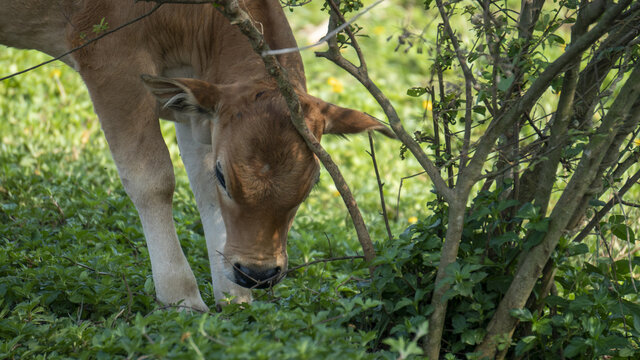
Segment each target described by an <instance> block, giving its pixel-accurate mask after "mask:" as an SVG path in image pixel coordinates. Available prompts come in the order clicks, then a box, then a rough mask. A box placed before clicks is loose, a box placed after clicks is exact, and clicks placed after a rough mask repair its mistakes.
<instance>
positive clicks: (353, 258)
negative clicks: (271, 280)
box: [284, 255, 365, 275]
mask: <svg viewBox="0 0 640 360" xmlns="http://www.w3.org/2000/svg"><path fill="white" fill-rule="evenodd" d="M364 258H365V257H364V256H362V255H355V256H339V257H334V258H328V259H317V260H313V261H309V262H306V263H304V264H301V265H298V266H294V267H292V268H290V269H288V270H287V272H286V273H285V274H284V275H286V274H288V273H290V272H294V271H296V270H299V269H302V268H304V267H307V266H309V265H314V264H320V263H328V262H331V261H342V260H356V259H364Z"/></svg>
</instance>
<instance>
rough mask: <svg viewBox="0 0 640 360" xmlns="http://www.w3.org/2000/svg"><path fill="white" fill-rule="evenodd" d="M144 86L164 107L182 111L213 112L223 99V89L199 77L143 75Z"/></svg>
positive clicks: (194, 112)
mask: <svg viewBox="0 0 640 360" xmlns="http://www.w3.org/2000/svg"><path fill="white" fill-rule="evenodd" d="M141 78H142V82H143V83H144V86H145V87H146V88H147V89H148V90H149V91H150V92H151V94H153V96H155V97H156V99H157V100H158V102H160V104H162V106H163V107H165V108H167V109H171V110H174V111H178V112H181V113H191V114H206V113H213V112H214V111H215V108H216V107H217V106H218V104H219V103H220V101H221V100H222V94H224V92H223V89H221V88H220V86H219V85H215V84H210V83H208V82H206V81H202V80H197V79H169V78H164V77H158V76H151V75H142V76H141Z"/></svg>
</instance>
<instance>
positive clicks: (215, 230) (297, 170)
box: [0, 0, 391, 310]
mask: <svg viewBox="0 0 640 360" xmlns="http://www.w3.org/2000/svg"><path fill="white" fill-rule="evenodd" d="M242 5H243V8H244V10H245V11H247V12H248V14H249V15H250V16H251V18H252V19H253V20H254V21H255V23H256V24H259V28H261V29H263V31H264V37H265V39H266V40H267V42H268V44H269V46H270V47H271V48H274V49H278V48H288V47H295V46H296V42H295V39H294V38H293V35H292V33H291V29H290V27H289V25H288V23H287V21H286V19H285V16H284V14H283V11H282V9H281V6H280V4H279V2H278V1H277V0H246V1H243V2H242ZM152 6H153V5H150V4H148V3H134V0H58V1H51V0H23V1H13V0H0V43H2V44H6V45H9V46H14V47H20V48H31V49H37V50H40V51H43V52H45V53H47V54H49V55H52V56H58V55H60V54H63V53H65V52H67V51H69V50H70V49H72V48H74V47H76V46H78V45H80V44H83V43H84V42H86V41H87V39H88V38H90V37H91V36H93V33H92V28H93V25H95V24H99V23H101V21H102V19H104V21H105V22H106V23H108V24H109V27H110V28H115V27H117V26H119V25H121V24H125V23H127V22H129V21H131V20H132V19H134V18H136V17H138V16H140V15H142V14H144V13H146V12H148V11H149V10H150V9H151V7H152ZM278 60H279V61H280V63H281V64H282V65H283V66H284V67H285V68H286V69H287V71H288V72H289V76H290V78H291V79H292V82H293V84H294V87H295V88H296V91H297V92H298V95H299V96H300V99H301V102H302V105H303V110H304V112H305V119H306V122H307V125H308V126H309V128H310V129H311V130H312V132H313V133H314V134H315V136H316V137H317V138H318V139H319V138H320V137H321V136H322V134H323V133H355V132H360V131H365V130H370V129H374V130H378V131H381V132H383V133H385V134H387V135H390V134H391V133H390V131H389V130H388V129H387V128H386V127H384V126H383V125H382V124H380V123H379V122H377V121H376V120H374V119H372V118H371V117H369V116H367V115H365V114H363V113H361V112H357V111H354V110H349V109H344V108H341V107H338V106H335V105H332V104H329V103H326V102H324V101H322V100H320V99H317V98H314V97H312V96H310V95H308V94H307V93H306V84H305V77H304V69H303V66H302V61H301V59H300V56H299V54H297V53H293V54H287V55H281V56H279V57H278ZM62 61H64V62H65V63H66V64H68V65H69V66H71V67H73V68H74V69H75V70H77V71H78V72H79V73H80V75H81V76H82V79H83V80H84V82H85V84H86V85H87V88H88V89H89V93H90V94H91V98H92V101H93V104H94V107H95V111H96V113H97V114H98V116H99V118H100V122H101V125H102V128H103V130H104V133H105V136H106V138H107V141H108V143H109V147H110V149H111V153H112V155H113V158H114V160H115V162H116V165H117V167H118V172H119V174H120V178H121V180H122V183H123V185H124V187H125V189H126V191H127V194H129V196H130V198H131V199H132V201H133V203H134V204H135V206H136V208H137V210H138V213H139V215H140V219H141V222H142V227H143V230H144V234H145V237H146V240H147V246H148V248H149V255H150V258H151V266H152V271H153V279H154V282H155V287H156V294H157V297H158V299H159V300H160V301H162V302H163V303H166V304H170V303H177V302H182V304H183V305H184V306H188V307H191V308H195V309H198V310H206V309H207V306H206V305H205V304H204V302H203V301H202V298H201V296H200V293H199V291H198V287H197V285H196V281H195V278H194V276H193V273H192V271H191V268H190V267H189V264H188V263H187V260H186V258H185V256H184V254H183V252H182V249H181V248H180V243H179V241H178V238H177V236H176V230H175V227H174V223H173V217H172V209H171V202H172V197H173V191H174V185H175V180H174V174H173V166H172V164H171V160H170V157H169V153H168V151H167V147H166V145H165V143H164V140H163V139H162V136H161V134H160V128H159V124H158V118H160V117H162V118H164V119H168V120H172V121H175V123H176V132H177V137H178V145H179V147H180V153H181V154H180V155H181V156H182V159H183V161H184V164H185V167H186V169H187V173H188V176H189V181H190V183H191V188H192V190H193V193H194V194H195V198H196V202H197V206H198V210H199V211H200V215H201V218H202V223H203V227H204V232H205V238H206V241H207V248H208V251H209V259H210V263H211V271H212V275H213V282H214V289H215V290H214V295H215V298H216V301H217V302H218V303H223V302H225V298H226V295H225V294H228V295H231V296H233V297H235V301H238V302H248V301H250V300H251V293H250V290H249V289H250V288H252V287H265V286H270V285H272V284H273V283H275V282H276V281H277V279H278V278H279V274H281V273H283V272H284V271H285V270H286V268H287V250H286V242H287V232H288V231H289V228H290V226H291V223H292V221H293V218H294V215H295V213H296V210H297V209H298V206H299V205H300V203H301V202H302V201H303V200H304V198H305V197H306V196H307V194H308V193H309V191H310V189H311V187H312V185H313V184H314V182H315V181H316V178H317V176H318V170H319V167H318V163H317V160H316V159H315V157H314V155H313V153H311V152H310V151H309V149H308V148H307V147H306V145H305V143H304V141H303V140H302V138H301V137H300V135H299V134H298V133H297V132H296V130H295V128H294V127H293V126H292V124H291V121H290V116H289V112H288V110H287V107H286V104H285V102H284V99H283V98H282V97H281V96H280V94H279V92H278V91H277V89H276V86H275V84H274V83H273V81H272V80H270V78H269V76H268V74H267V73H266V71H265V68H264V65H263V63H262V60H261V59H260V58H259V57H258V56H257V55H256V54H255V53H254V52H253V50H252V49H251V47H250V45H249V43H248V42H247V41H246V39H245V38H244V36H243V35H242V34H241V33H240V32H239V31H238V30H237V29H236V28H234V27H233V26H231V25H230V24H229V22H228V21H226V20H225V19H224V17H223V16H222V15H220V14H219V13H218V12H217V10H215V9H214V7H213V6H210V5H169V4H167V5H163V6H162V7H161V8H160V9H159V10H157V11H156V12H154V13H153V14H152V15H151V16H149V17H146V18H144V19H143V20H141V21H138V22H136V23H134V24H132V25H130V26H127V27H125V28H124V29H122V30H120V31H118V32H115V33H113V34H110V35H108V36H106V37H104V38H103V39H100V40H99V41H96V42H95V43H92V44H90V45H89V46H87V47H85V48H83V49H82V50H80V51H77V52H74V53H73V54H71V55H69V56H67V57H65V58H63V59H62Z"/></svg>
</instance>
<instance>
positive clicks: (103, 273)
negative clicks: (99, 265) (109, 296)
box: [62, 255, 115, 277]
mask: <svg viewBox="0 0 640 360" xmlns="http://www.w3.org/2000/svg"><path fill="white" fill-rule="evenodd" d="M62 258H63V259H65V260H68V261H69V262H71V263H72V264H74V265H77V266H80V267H82V268H85V269H87V270H91V271H93V272H94V273H96V274H98V275H106V276H113V277H115V275H114V274H112V273H108V272H103V271H98V270H96V269H94V268H92V267H91V266H88V265H85V264H81V263H79V262H77V261H75V260H73V259H72V258H70V257H68V256H64V255H63V256H62Z"/></svg>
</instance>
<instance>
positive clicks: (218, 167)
mask: <svg viewBox="0 0 640 360" xmlns="http://www.w3.org/2000/svg"><path fill="white" fill-rule="evenodd" d="M216 179H218V183H220V186H222V188H223V189H225V190H227V183H226V182H225V181H224V174H222V166H221V165H220V162H219V161H218V162H216Z"/></svg>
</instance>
